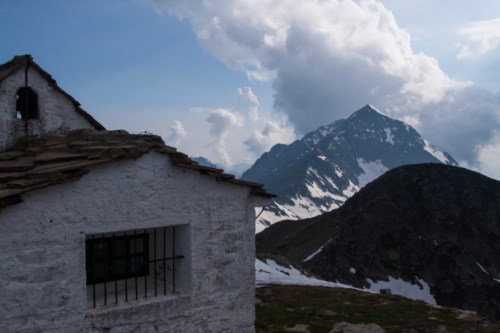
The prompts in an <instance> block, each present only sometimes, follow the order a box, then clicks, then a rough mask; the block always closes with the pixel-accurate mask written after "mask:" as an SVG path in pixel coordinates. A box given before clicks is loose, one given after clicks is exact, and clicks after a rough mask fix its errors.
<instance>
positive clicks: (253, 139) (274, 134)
mask: <svg viewBox="0 0 500 333" xmlns="http://www.w3.org/2000/svg"><path fill="white" fill-rule="evenodd" d="M294 139H295V133H294V130H293V128H292V127H289V126H287V125H285V124H278V123H276V122H274V121H269V122H268V123H267V124H266V125H265V127H264V129H263V130H262V131H259V130H254V132H253V133H252V135H251V136H250V138H248V139H247V140H246V141H245V145H246V147H247V149H248V150H249V151H251V152H252V153H254V154H255V155H256V156H260V155H261V154H262V153H264V152H266V151H268V150H269V149H271V147H272V146H274V145H275V144H277V143H290V142H291V141H293V140H294Z"/></svg>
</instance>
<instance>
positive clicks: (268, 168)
mask: <svg viewBox="0 0 500 333" xmlns="http://www.w3.org/2000/svg"><path fill="white" fill-rule="evenodd" d="M416 163H446V164H453V165H456V162H455V160H454V159H453V158H452V157H451V156H449V155H448V154H446V153H445V152H442V151H440V150H439V149H437V148H436V147H434V146H433V145H432V144H431V143H429V142H428V141H426V140H425V139H424V138H422V137H421V136H420V134H419V133H418V132H417V131H416V130H415V129H413V128H412V127H411V126H410V125H408V124H406V123H404V122H402V121H400V120H397V119H393V118H390V117H388V116H386V115H384V114H382V113H381V112H380V111H379V110H377V109H376V108H374V107H373V106H371V105H366V106H364V107H363V108H361V109H359V110H358V111H356V112H354V113H353V114H352V115H351V116H350V117H349V118H347V119H340V120H337V121H335V122H333V123H332V124H330V125H327V126H322V127H320V128H318V129H317V130H315V131H312V132H310V133H308V134H306V135H305V136H304V137H303V138H302V139H300V140H296V141H295V142H293V143H292V144H290V145H280V146H277V147H274V148H273V149H271V150H270V151H269V152H268V153H266V154H264V155H263V156H262V157H261V158H260V159H259V160H257V161H256V162H255V164H254V165H253V166H252V167H251V168H250V169H249V170H247V171H246V172H245V174H244V175H243V178H244V179H249V180H253V181H257V182H261V183H263V184H265V186H266V188H267V189H268V190H269V191H271V192H273V193H276V194H277V195H278V199H276V200H275V204H274V206H272V207H271V206H269V207H267V208H266V209H265V212H264V213H263V215H261V216H260V220H259V221H260V222H259V223H258V225H257V227H258V230H259V228H260V227H263V228H264V227H265V226H266V225H269V224H272V223H274V222H276V221H279V220H283V219H287V218H293V219H298V218H307V217H312V216H315V215H318V214H321V213H324V212H327V211H330V210H332V209H334V208H337V207H339V206H341V205H342V204H343V203H344V202H345V200H347V198H349V197H351V196H352V195H353V194H354V193H356V192H357V191H358V190H359V189H360V188H362V187H363V186H364V185H366V184H367V183H368V182H370V181H372V180H373V179H375V178H377V177H378V176H380V175H381V174H383V173H384V172H385V171H387V170H389V169H392V168H394V167H397V166H400V165H404V164H416Z"/></svg>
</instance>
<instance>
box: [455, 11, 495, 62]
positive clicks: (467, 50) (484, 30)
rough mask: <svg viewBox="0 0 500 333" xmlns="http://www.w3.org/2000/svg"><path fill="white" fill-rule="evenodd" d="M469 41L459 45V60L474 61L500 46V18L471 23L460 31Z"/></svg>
mask: <svg viewBox="0 0 500 333" xmlns="http://www.w3.org/2000/svg"><path fill="white" fill-rule="evenodd" d="M458 34H459V35H461V36H464V37H465V38H466V39H467V41H466V42H464V43H462V44H459V45H458V46H459V52H458V55H457V58H458V59H473V58H477V57H480V56H482V55H484V54H486V53H488V52H491V51H494V50H495V49H496V48H497V47H498V46H500V18H497V19H493V20H485V21H478V22H472V23H469V24H467V25H465V26H463V27H461V28H460V29H459V30H458Z"/></svg>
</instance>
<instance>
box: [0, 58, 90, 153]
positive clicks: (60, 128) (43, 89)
mask: <svg viewBox="0 0 500 333" xmlns="http://www.w3.org/2000/svg"><path fill="white" fill-rule="evenodd" d="M24 79H25V70H24V69H23V68H21V69H19V70H17V71H16V72H15V73H13V74H12V75H11V76H9V77H8V78H6V79H5V80H4V81H2V82H1V84H0V150H4V149H6V148H8V147H9V146H11V145H12V144H14V143H15V142H16V141H17V140H18V139H19V138H21V137H23V136H26V130H25V121H24V120H21V119H17V117H16V93H17V90H18V89H19V88H21V87H24V85H25V81H24ZM28 86H29V87H31V89H33V91H35V93H36V94H37V95H38V111H39V118H38V119H29V120H28V134H29V135H40V134H44V133H57V134H62V133H67V132H69V131H71V130H75V129H80V128H90V129H92V128H94V127H93V126H92V125H91V124H90V123H89V122H88V121H87V120H86V119H85V118H83V117H82V116H81V115H80V114H79V113H78V112H76V111H75V105H74V104H73V103H72V101H70V100H69V99H68V98H67V97H66V96H64V95H63V94H61V93H60V92H59V91H57V90H55V89H54V88H53V87H52V86H50V85H49V83H48V82H47V80H46V79H45V78H43V77H42V76H41V75H40V73H39V72H38V71H37V70H35V69H33V68H32V67H29V69H28Z"/></svg>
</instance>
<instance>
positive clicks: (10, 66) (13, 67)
mask: <svg viewBox="0 0 500 333" xmlns="http://www.w3.org/2000/svg"><path fill="white" fill-rule="evenodd" d="M26 66H29V67H33V68H34V69H36V70H37V71H38V72H39V73H40V75H41V76H42V77H43V78H45V80H47V82H48V84H49V85H50V86H51V87H52V88H53V89H55V90H57V91H58V92H60V93H61V94H63V95H64V96H65V97H66V98H68V99H69V100H70V101H71V103H73V105H74V106H75V109H76V111H77V112H78V113H79V114H80V115H81V116H82V117H83V118H85V120H87V121H88V122H89V123H90V124H92V126H94V127H95V129H96V130H105V128H104V126H103V125H101V123H99V122H98V121H97V120H95V119H94V117H92V116H91V115H90V114H89V113H87V112H86V111H85V110H83V109H82V108H81V107H80V103H79V102H78V101H77V100H76V99H74V98H73V96H71V95H70V94H68V93H67V92H65V91H64V90H62V89H61V88H60V87H59V86H58V85H57V82H56V80H54V78H52V76H51V75H50V74H49V73H47V72H46V71H44V70H43V69H42V68H41V67H40V66H38V64H37V63H35V61H33V57H32V56H31V55H29V54H25V55H18V56H15V57H14V58H12V60H10V61H8V62H6V63H4V64H2V65H0V85H1V84H2V82H3V81H4V80H5V79H6V78H8V77H9V76H10V75H12V74H13V73H14V72H16V71H17V70H19V69H20V68H26Z"/></svg>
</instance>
